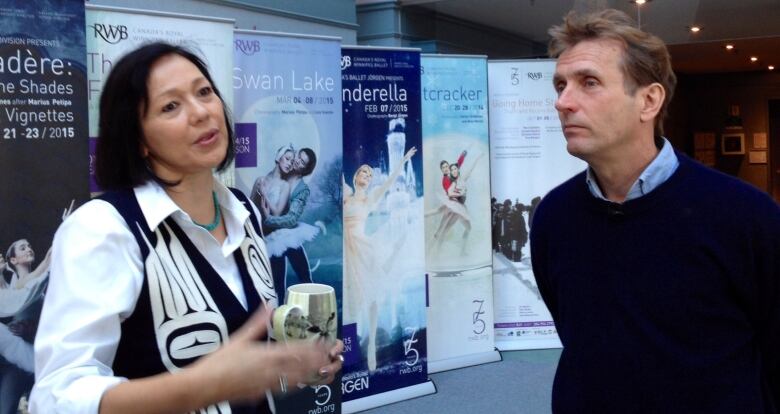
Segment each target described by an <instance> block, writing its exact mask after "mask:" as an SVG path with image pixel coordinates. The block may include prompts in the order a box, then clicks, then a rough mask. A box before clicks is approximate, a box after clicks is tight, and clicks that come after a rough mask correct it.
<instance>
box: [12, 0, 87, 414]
mask: <svg viewBox="0 0 780 414" xmlns="http://www.w3.org/2000/svg"><path fill="white" fill-rule="evenodd" d="M84 24H85V23H84V2H83V1H81V0H61V1H44V0H42V1H28V0H10V1H3V4H2V7H0V177H1V178H0V200H2V205H0V229H2V232H0V255H1V256H2V258H1V259H0V273H2V279H0V335H2V338H0V339H2V341H0V343H2V344H3V345H2V348H0V384H2V386H1V387H0V413H17V412H27V408H26V400H27V396H28V393H29V390H30V388H31V387H32V384H33V371H34V367H33V357H32V354H33V350H32V342H33V337H34V335H35V332H36V328H37V323H38V317H39V315H40V307H41V305H42V296H43V292H44V291H45V288H46V285H47V282H48V254H47V251H48V250H49V249H50V246H51V241H52V237H53V235H54V232H55V230H56V229H57V227H58V226H59V224H60V223H61V222H62V220H63V219H64V217H65V216H66V214H64V212H65V211H66V210H67V209H68V208H69V207H71V206H72V207H73V208H75V207H77V206H78V205H80V204H81V203H82V202H84V201H85V200H86V199H87V198H88V197H89V194H88V192H87V179H88V178H87V174H88V171H87V168H86V167H87V165H88V163H89V159H88V156H87V102H86V99H87V97H86V91H87V81H86V71H85V68H86V62H85V57H86V46H85V39H84ZM9 256H10V257H9ZM22 280H25V283H21V281H22Z"/></svg>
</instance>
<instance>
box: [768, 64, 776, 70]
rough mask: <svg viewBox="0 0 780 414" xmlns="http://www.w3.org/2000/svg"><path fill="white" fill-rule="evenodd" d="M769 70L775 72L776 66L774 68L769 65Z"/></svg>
mask: <svg viewBox="0 0 780 414" xmlns="http://www.w3.org/2000/svg"><path fill="white" fill-rule="evenodd" d="M767 69H769V70H775V67H774V66H772V65H769V67H767Z"/></svg>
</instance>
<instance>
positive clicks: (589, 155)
mask: <svg viewBox="0 0 780 414" xmlns="http://www.w3.org/2000/svg"><path fill="white" fill-rule="evenodd" d="M622 57H623V46H622V45H621V44H620V42H618V41H616V40H612V39H598V40H587V41H583V42H580V43H578V44H576V45H575V46H574V47H572V48H571V49H568V50H566V51H565V52H563V53H562V54H561V56H560V57H559V58H558V62H557V65H556V67H555V75H554V78H553V84H554V86H555V90H556V92H557V93H558V99H557V100H556V101H555V109H556V110H557V111H558V117H559V118H560V120H561V127H562V128H563V135H564V136H565V137H566V149H567V151H569V153H570V154H572V155H574V156H575V157H578V158H581V159H583V160H585V161H587V162H592V161H610V160H616V159H620V158H622V157H624V156H626V155H628V154H630V153H631V151H632V146H633V145H634V144H635V143H636V141H637V140H638V139H639V137H640V134H639V131H640V128H639V126H640V124H641V122H640V118H639V115H640V109H641V94H638V93H635V94H634V96H631V95H629V94H628V92H627V91H626V88H625V77H624V74H623V70H622V69H621V66H620V65H621V61H622Z"/></svg>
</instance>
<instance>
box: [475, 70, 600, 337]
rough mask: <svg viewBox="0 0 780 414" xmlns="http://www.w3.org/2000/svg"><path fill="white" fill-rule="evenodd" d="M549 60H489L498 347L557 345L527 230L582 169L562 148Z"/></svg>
mask: <svg viewBox="0 0 780 414" xmlns="http://www.w3.org/2000/svg"><path fill="white" fill-rule="evenodd" d="M554 71H555V61H553V60H527V61H522V60H516V61H491V62H488V79H489V82H490V97H489V100H490V164H491V168H492V170H491V191H492V194H493V198H492V203H493V205H492V208H491V210H492V229H493V246H492V247H493V300H494V301H495V304H494V306H495V314H494V319H495V334H496V346H497V347H498V349H500V350H514V349H538V348H551V347H560V346H561V343H560V341H559V340H558V334H557V331H556V329H555V326H554V324H553V321H552V317H551V316H550V312H549V311H548V310H547V308H546V307H545V305H544V302H543V301H542V297H541V295H540V293H539V287H538V286H537V284H536V279H534V275H533V271H532V270H531V258H530V246H529V244H528V234H529V231H531V229H530V223H531V219H532V218H533V215H534V210H535V209H536V206H537V205H538V204H539V201H541V199H542V197H544V195H545V194H546V193H547V192H548V191H550V190H551V189H553V188H554V187H555V186H557V185H559V184H561V183H563V182H564V181H565V180H567V179H569V178H571V177H572V176H573V175H575V174H577V173H579V172H581V171H582V170H584V169H585V163H584V162H582V161H580V160H579V159H577V158H574V157H572V156H571V155H569V153H568V152H566V140H565V138H564V137H563V132H562V130H561V124H560V122H559V120H558V113H557V111H556V110H555V99H556V94H555V90H554V89H553V86H552V76H553V73H554Z"/></svg>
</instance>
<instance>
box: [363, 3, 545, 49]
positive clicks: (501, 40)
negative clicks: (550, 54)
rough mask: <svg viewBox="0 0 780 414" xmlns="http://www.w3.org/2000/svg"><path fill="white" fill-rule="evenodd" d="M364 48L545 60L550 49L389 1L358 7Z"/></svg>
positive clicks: (444, 15)
mask: <svg viewBox="0 0 780 414" xmlns="http://www.w3.org/2000/svg"><path fill="white" fill-rule="evenodd" d="M357 21H358V24H359V25H360V28H359V29H358V42H359V43H360V44H361V45H373V46H396V47H419V48H421V49H422V51H423V52H424V53H457V54H479V55H487V56H488V57H489V58H491V59H509V58H528V57H544V56H545V55H546V53H547V46H546V45H543V44H540V43H536V42H532V41H530V40H528V39H525V38H522V37H519V36H516V35H514V34H511V33H508V32H504V31H501V30H497V29H494V28H492V27H489V26H484V25H481V24H477V23H473V22H469V21H466V20H462V19H459V18H456V17H453V16H449V15H446V14H441V13H437V12H435V11H433V10H429V9H425V8H422V7H416V6H401V5H400V4H399V3H398V2H396V1H387V2H380V3H372V4H366V5H359V6H357Z"/></svg>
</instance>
